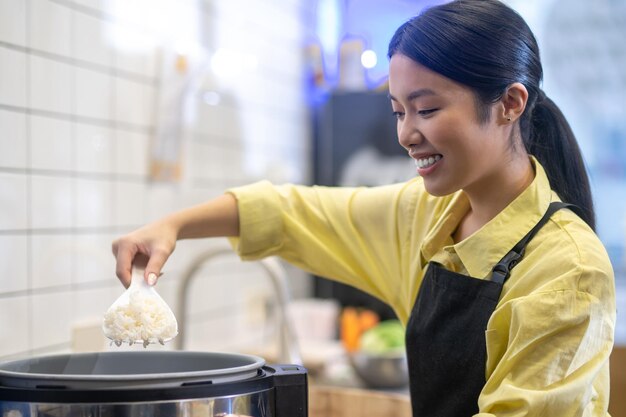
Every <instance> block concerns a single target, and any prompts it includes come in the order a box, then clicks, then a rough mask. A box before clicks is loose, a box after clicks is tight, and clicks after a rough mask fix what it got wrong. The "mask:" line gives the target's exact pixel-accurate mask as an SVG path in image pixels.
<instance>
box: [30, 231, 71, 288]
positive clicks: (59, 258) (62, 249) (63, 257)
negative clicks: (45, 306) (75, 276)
mask: <svg viewBox="0 0 626 417" xmlns="http://www.w3.org/2000/svg"><path fill="white" fill-rule="evenodd" d="M31 242H32V243H31V245H32V246H31V249H30V250H31V254H32V260H31V265H32V283H31V288H32V289H39V288H46V287H54V286H60V285H70V284H71V283H72V268H73V265H74V262H75V257H76V254H75V248H74V241H73V238H72V236H70V235H33V236H32V237H31Z"/></svg>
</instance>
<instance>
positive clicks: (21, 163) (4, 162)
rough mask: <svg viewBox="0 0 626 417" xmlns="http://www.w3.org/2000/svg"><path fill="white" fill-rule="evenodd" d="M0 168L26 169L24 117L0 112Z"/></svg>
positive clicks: (3, 111) (18, 114)
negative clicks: (0, 132)
mask: <svg viewBox="0 0 626 417" xmlns="http://www.w3.org/2000/svg"><path fill="white" fill-rule="evenodd" d="M0 126H2V127H3V132H2V134H1V135H0V167H4V168H7V167H11V168H25V167H26V161H27V159H26V116H24V115H23V114H20V113H14V112H9V111H5V110H0Z"/></svg>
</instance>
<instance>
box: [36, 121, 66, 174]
mask: <svg viewBox="0 0 626 417" xmlns="http://www.w3.org/2000/svg"><path fill="white" fill-rule="evenodd" d="M29 119H30V165H31V168H33V169H50V170H57V171H68V170H69V169H70V168H71V166H72V152H73V150H72V144H73V141H72V123H71V122H70V121H69V120H63V119H57V118H52V117H45V116H36V115H32V116H29ZM25 143H26V142H25Z"/></svg>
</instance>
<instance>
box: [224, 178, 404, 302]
mask: <svg viewBox="0 0 626 417" xmlns="http://www.w3.org/2000/svg"><path fill="white" fill-rule="evenodd" d="M403 187H404V185H403V184H397V185H391V186H385V187H376V188H365V187H364V188H333V187H317V186H314V187H304V186H296V185H281V186H275V185H272V184H270V183H269V182H266V181H262V182H259V183H255V184H252V185H249V186H245V187H240V188H235V189H232V190H229V192H230V193H232V194H233V195H234V196H235V197H236V198H237V201H238V207H239V213H240V236H241V237H240V238H232V239H231V243H232V245H233V247H234V248H235V250H236V251H237V252H238V254H239V255H240V257H241V258H242V259H258V258H261V257H265V256H269V255H277V256H281V257H282V258H284V259H285V260H286V261H288V262H290V263H292V264H294V265H296V266H298V267H300V268H302V269H305V270H307V271H309V272H312V273H314V274H317V275H320V276H324V277H328V278H332V279H334V280H337V281H339V282H342V283H345V284H348V285H352V286H354V287H357V288H359V289H361V290H363V291H366V292H368V293H370V294H372V295H374V296H375V297H378V298H380V299H381V300H383V301H386V302H387V303H389V304H391V305H393V304H394V300H395V299H396V297H397V296H398V294H399V293H401V292H402V291H401V289H400V288H398V285H400V284H399V282H400V277H401V273H400V270H401V264H402V262H401V260H400V259H399V257H400V252H401V246H402V241H403V240H404V239H405V238H403V237H402V236H401V235H402V232H401V231H400V230H399V228H398V224H399V222H398V219H397V211H398V207H397V205H398V200H399V198H398V196H399V194H401V193H402V192H403ZM260 196H262V198H259V197H260ZM372 226H375V227H372ZM404 292H406V291H404Z"/></svg>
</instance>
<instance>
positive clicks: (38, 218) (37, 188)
mask: <svg viewBox="0 0 626 417" xmlns="http://www.w3.org/2000/svg"><path fill="white" fill-rule="evenodd" d="M72 194H73V192H72V180H71V178H67V177H48V176H43V175H32V176H31V198H30V202H31V209H32V221H31V225H32V227H33V228H34V229H62V228H71V227H72V225H73V223H74V216H75V212H76V210H75V208H74V207H73V201H72Z"/></svg>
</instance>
